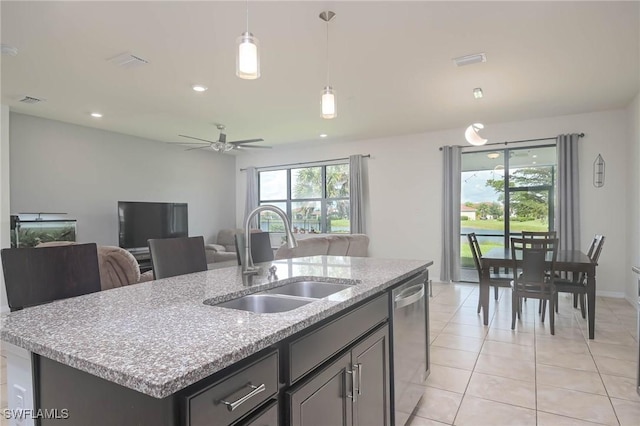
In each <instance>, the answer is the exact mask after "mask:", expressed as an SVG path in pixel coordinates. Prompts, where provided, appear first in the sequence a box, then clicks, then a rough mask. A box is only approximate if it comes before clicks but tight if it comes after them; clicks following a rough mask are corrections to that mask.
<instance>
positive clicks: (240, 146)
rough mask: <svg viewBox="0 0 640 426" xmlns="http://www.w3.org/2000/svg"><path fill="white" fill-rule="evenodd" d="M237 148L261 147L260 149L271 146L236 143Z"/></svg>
mask: <svg viewBox="0 0 640 426" xmlns="http://www.w3.org/2000/svg"><path fill="white" fill-rule="evenodd" d="M235 147H236V148H250V149H253V148H260V149H271V148H272V147H270V146H260V145H235Z"/></svg>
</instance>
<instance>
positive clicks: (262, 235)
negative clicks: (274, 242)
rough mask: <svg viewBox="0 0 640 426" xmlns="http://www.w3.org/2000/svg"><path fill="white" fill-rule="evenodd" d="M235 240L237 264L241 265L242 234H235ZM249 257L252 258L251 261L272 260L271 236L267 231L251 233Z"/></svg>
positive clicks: (242, 250)
mask: <svg viewBox="0 0 640 426" xmlns="http://www.w3.org/2000/svg"><path fill="white" fill-rule="evenodd" d="M235 240H236V255H237V257H238V265H242V262H243V260H244V235H243V234H236V235H235ZM251 258H252V259H253V263H260V262H270V261H272V260H273V249H272V248H271V237H270V235H269V233H268V232H253V233H251Z"/></svg>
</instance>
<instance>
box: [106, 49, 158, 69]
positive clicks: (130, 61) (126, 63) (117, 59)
mask: <svg viewBox="0 0 640 426" xmlns="http://www.w3.org/2000/svg"><path fill="white" fill-rule="evenodd" d="M107 61H109V62H111V63H112V64H114V65H117V66H119V67H122V68H126V69H129V68H136V67H139V66H141V65H146V64H148V63H149V61H147V60H146V59H143V58H141V57H140V56H136V55H132V54H131V53H129V52H125V53H121V54H120V55H118V56H114V57H113V58H109V59H107Z"/></svg>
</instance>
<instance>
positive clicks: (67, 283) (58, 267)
mask: <svg viewBox="0 0 640 426" xmlns="http://www.w3.org/2000/svg"><path fill="white" fill-rule="evenodd" d="M1 256H2V270H3V272H4V281H5V286H6V289H7V302H8V304H9V308H10V309H11V311H17V310H20V309H23V308H27V307H30V306H35V305H41V304H43V303H48V302H53V301H55V300H60V299H67V298H69V297H75V296H81V295H84V294H89V293H95V292H98V291H100V270H99V267H98V251H97V246H96V244H95V243H91V244H73V245H64V246H55V247H41V248H35V247H33V248H8V249H3V250H2V252H1Z"/></svg>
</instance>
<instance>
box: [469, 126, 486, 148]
mask: <svg viewBox="0 0 640 426" xmlns="http://www.w3.org/2000/svg"><path fill="white" fill-rule="evenodd" d="M482 129H484V125H482V124H481V123H473V124H472V125H471V126H469V127H467V130H465V132H464V137H465V139H467V142H469V143H470V144H471V145H475V146H481V145H484V144H486V143H487V139H483V138H482V137H481V136H480V135H479V134H478V131H479V130H482Z"/></svg>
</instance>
